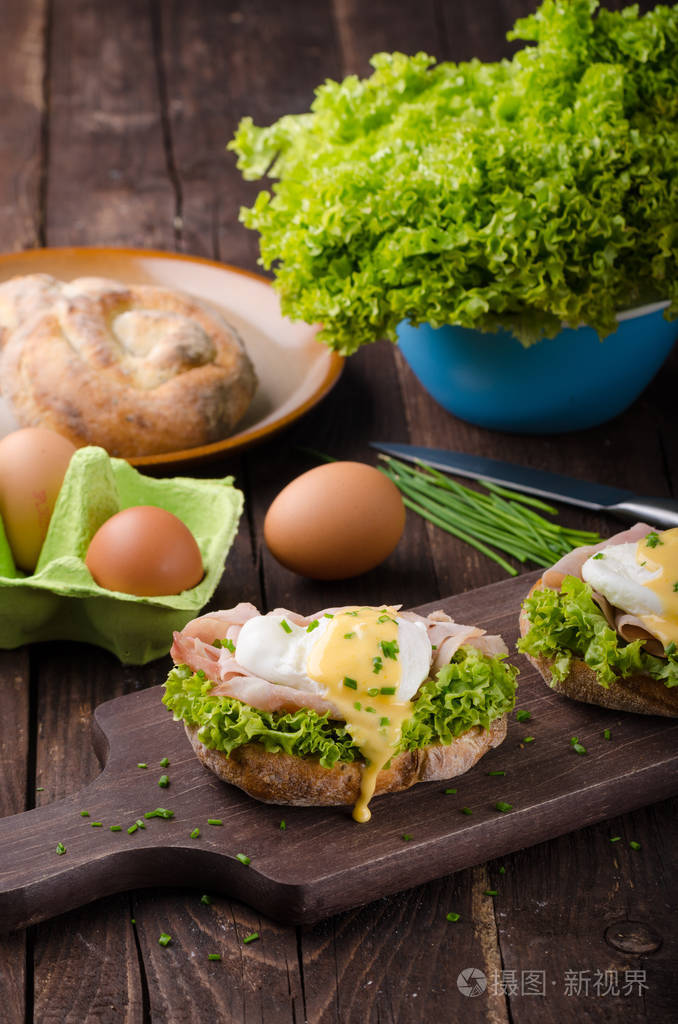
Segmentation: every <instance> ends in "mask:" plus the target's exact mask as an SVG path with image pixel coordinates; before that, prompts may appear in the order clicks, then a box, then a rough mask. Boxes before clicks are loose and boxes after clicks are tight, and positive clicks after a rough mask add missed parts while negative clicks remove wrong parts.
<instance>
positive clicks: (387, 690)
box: [379, 686, 396, 697]
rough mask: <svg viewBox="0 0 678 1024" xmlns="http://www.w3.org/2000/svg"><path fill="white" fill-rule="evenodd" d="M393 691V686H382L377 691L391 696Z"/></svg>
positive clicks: (385, 695)
mask: <svg viewBox="0 0 678 1024" xmlns="http://www.w3.org/2000/svg"><path fill="white" fill-rule="evenodd" d="M395 692H396V688H395V686H382V687H380V689H379V693H381V694H383V695H384V697H392V696H393V694H394V693H395Z"/></svg>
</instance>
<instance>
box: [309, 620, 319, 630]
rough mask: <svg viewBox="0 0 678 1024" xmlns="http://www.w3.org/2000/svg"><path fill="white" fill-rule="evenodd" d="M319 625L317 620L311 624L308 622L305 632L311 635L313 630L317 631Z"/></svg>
mask: <svg viewBox="0 0 678 1024" xmlns="http://www.w3.org/2000/svg"><path fill="white" fill-rule="evenodd" d="M319 625H320V622H319V621H318V619H313V622H309V624H308V626H307V627H306V632H307V633H312V632H313V630H314V629H317V628H318V626H319Z"/></svg>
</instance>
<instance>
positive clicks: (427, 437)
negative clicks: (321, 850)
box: [0, 0, 678, 1024]
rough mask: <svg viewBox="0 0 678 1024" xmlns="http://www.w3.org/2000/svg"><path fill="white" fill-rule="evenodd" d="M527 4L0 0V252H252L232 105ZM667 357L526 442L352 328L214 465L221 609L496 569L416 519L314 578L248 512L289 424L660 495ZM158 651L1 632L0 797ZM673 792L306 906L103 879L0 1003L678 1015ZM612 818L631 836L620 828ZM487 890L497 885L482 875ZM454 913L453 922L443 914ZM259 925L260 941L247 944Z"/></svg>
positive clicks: (398, 593)
mask: <svg viewBox="0 0 678 1024" xmlns="http://www.w3.org/2000/svg"><path fill="white" fill-rule="evenodd" d="M608 6H613V4H611V3H608ZM644 6H646V7H647V6H652V5H651V4H645V5H644ZM533 8H534V3H533V2H532V0H454V2H453V0H449V2H448V3H440V2H437V0H416V2H415V0H401V2H395V0H394V2H391V3H389V2H388V0H372V2H370V3H369V4H363V3H360V2H359V0H334V2H331V0H295V2H292V0H289V2H288V3H284V2H283V3H280V2H279V0H278V2H272V0H243V2H240V3H238V2H236V0H228V2H226V0H221V2H211V0H192V2H191V3H190V4H188V3H181V2H177V0H164V2H160V0H148V2H147V3H141V2H137V0H118V3H116V4H104V3H103V2H97V0H6V2H5V4H4V5H3V15H2V19H1V21H0V40H1V42H2V47H1V50H2V55H3V56H2V63H1V64H0V97H1V101H2V132H1V134H0V147H1V153H2V160H1V161H0V231H1V235H0V237H1V238H2V248H3V249H4V250H7V251H9V250H14V249H24V248H30V247H33V246H46V245H49V246H59V245H71V244H73V245H88V244H90V245H91V244H106V245H124V246H139V247H148V248H153V247H155V248H161V249H168V250H175V249H176V250H180V251H185V252H188V253H194V254H200V255H206V256H210V257H213V258H217V259H223V260H225V261H227V262H230V263H234V264H236V265H240V266H243V267H249V268H250V269H254V268H255V266H256V239H255V238H254V237H253V236H252V234H251V233H249V232H247V231H246V230H245V229H244V228H243V227H242V226H240V225H239V223H238V216H237V213H238V208H239V206H240V205H241V204H242V203H247V202H249V201H251V199H252V197H253V195H254V194H255V192H256V187H253V186H250V185H246V184H244V183H243V182H242V181H241V178H240V175H239V174H238V172H237V171H236V170H235V166H234V163H235V161H234V159H233V158H232V157H231V156H230V155H227V154H226V153H225V152H224V146H225V143H226V142H227V141H228V139H229V138H230V137H231V135H232V133H233V130H234V128H235V126H236V124H237V122H238V120H239V118H240V117H241V116H242V115H244V114H251V115H252V116H253V117H254V119H255V121H256V122H257V123H268V122H270V121H271V120H273V119H275V118H276V117H278V116H279V115H281V114H283V113H285V112H292V111H300V110H303V109H306V108H307V107H308V104H309V101H310V98H311V94H312V89H313V87H314V86H315V85H316V84H317V83H319V82H321V81H322V80H323V79H324V78H325V77H339V76H343V75H344V74H346V73H348V72H357V73H359V74H365V73H366V72H367V71H368V63H367V60H368V57H369V56H370V55H371V54H372V53H373V52H375V51H378V50H391V49H401V50H404V51H406V52H415V51H417V50H420V49H423V50H427V51H429V52H431V53H434V54H436V55H437V56H439V57H441V58H448V59H456V60H461V59H467V58H470V57H471V56H474V55H475V56H478V57H480V58H483V59H486V60H488V59H489V60H491V59H497V58H499V57H501V56H502V55H509V54H510V53H511V52H512V48H511V46H510V45H509V44H507V43H506V42H505V40H504V34H505V32H506V30H507V29H508V28H509V27H510V26H511V24H512V22H513V20H514V19H515V17H517V16H519V15H522V14H525V13H527V12H528V11H530V10H531V9H533ZM677 374H678V359H677V358H675V356H674V358H673V359H672V360H670V361H669V363H668V364H667V366H666V368H665V370H664V371H662V373H661V374H660V375H659V377H658V378H657V379H656V380H655V381H654V382H653V384H652V385H651V386H650V388H649V389H648V390H647V391H646V393H645V394H644V395H643V397H642V398H641V399H640V400H639V401H637V402H636V404H635V405H634V406H633V407H632V408H631V409H630V410H629V411H628V412H627V413H626V414H624V415H623V416H621V417H619V418H618V419H617V420H615V421H614V422H612V423H610V424H608V425H606V426H604V427H601V428H599V429H596V430H591V431H588V432H586V433H580V434H573V435H565V436H560V437H544V438H540V437H528V438H526V437H516V436H508V435H501V434H496V433H490V432H487V431H483V430H479V429H475V428H473V427H471V426H468V425H467V424H465V423H462V422H460V421H458V420H456V419H454V418H453V417H451V416H449V415H447V414H446V413H444V412H443V411H442V410H441V409H440V408H439V407H438V406H436V405H435V404H434V403H433V402H432V401H431V400H430V399H429V398H428V397H427V395H426V394H425V393H424V392H423V390H422V389H421V387H420V386H419V385H418V383H417V381H416V380H415V379H414V378H413V376H412V375H411V373H410V372H409V370H408V369H407V367H406V366H405V365H404V364H403V362H402V360H401V359H399V357H398V353H397V351H396V350H394V349H393V348H392V347H391V346H390V345H388V344H386V343H379V344H377V345H374V346H372V347H371V348H369V349H368V350H363V351H361V352H359V353H358V354H357V355H356V356H354V357H352V358H351V360H350V361H349V362H348V364H347V366H346V369H345V372H344V374H343V377H342V379H341V380H340V382H339V384H338V385H337V386H336V388H335V389H334V391H333V392H332V394H331V395H330V396H329V397H327V398H326V399H325V400H324V401H323V402H322V403H321V404H320V405H319V406H318V407H317V408H316V409H314V410H313V411H312V412H311V413H309V414H308V415H306V416H305V418H303V419H302V420H301V421H300V422H299V423H298V424H297V425H295V426H294V427H293V428H291V429H288V430H287V432H286V433H284V434H282V435H279V436H278V437H276V438H275V439H273V440H271V441H269V442H268V443H266V444H265V445H262V446H261V447H259V448H257V449H253V450H251V451H248V452H246V453H245V454H243V455H241V456H237V457H232V458H229V459H224V460H222V461H221V462H218V463H215V464H213V465H212V466H210V467H209V469H208V470H207V471H206V472H209V473H210V474H214V475H216V474H222V473H223V474H225V473H233V474H235V476H236V479H237V482H238V484H239V485H240V487H242V488H243V490H244V491H245V494H246V503H247V504H246V509H247V511H246V515H245V516H244V517H243V521H242V525H241V529H240V532H239V535H238V538H237V541H236V544H235V547H234V550H233V552H232V554H231V556H230V558H229V562H228V573H227V574H226V576H225V577H224V580H223V582H222V584H221V586H220V588H219V591H218V593H217V595H216V600H217V603H221V604H223V605H230V604H233V603H235V602H236V601H239V600H251V601H253V602H254V603H255V604H257V605H259V606H260V607H273V606H274V605H278V604H282V605H288V606H290V607H298V608H300V609H310V608H313V607H316V606H322V605H323V604H325V603H342V602H344V601H351V600H354V599H355V596H356V587H357V588H358V590H359V594H360V600H361V601H365V602H369V601H374V602H378V601H383V600H384V599H396V597H402V598H404V599H405V600H406V602H407V603H408V604H411V605H415V604H419V603H423V602H427V601H431V600H434V599H435V598H437V597H440V596H443V595H447V594H452V593H458V592H461V591H463V590H468V589H471V588H474V587H477V586H480V585H482V584H485V583H489V582H493V581H495V580H497V579H500V578H501V576H502V572H501V570H500V569H499V568H498V567H497V566H495V565H494V564H493V563H491V562H489V561H487V560H485V559H484V558H483V557H482V556H480V555H478V554H476V553H475V552H474V551H472V550H470V549H469V548H467V547H465V546H463V545H462V544H461V543H457V542H455V541H454V540H453V539H452V538H450V537H449V536H447V535H445V534H442V533H441V532H439V531H436V530H435V529H429V528H428V527H427V526H425V525H424V524H423V523H422V521H420V520H418V519H416V518H415V517H414V516H411V517H410V519H409V521H408V524H407V528H406V533H405V536H404V539H403V541H402V543H401V544H400V546H399V548H398V549H397V551H396V552H395V554H394V555H393V556H392V557H391V558H390V559H389V560H388V562H387V563H386V564H385V565H384V566H382V567H381V568H379V569H377V570H375V571H373V572H372V573H370V574H369V575H367V576H365V577H364V578H362V579H360V580H359V581H357V582H351V581H349V582H346V583H336V584H319V583H310V582H308V581H304V580H301V579H299V578H297V577H295V576H293V575H291V574H290V573H288V572H286V571H285V570H283V569H281V568H280V567H279V566H278V565H277V564H276V563H275V562H273V560H272V559H271V558H270V556H269V555H268V553H267V551H266V550H265V548H264V546H263V544H262V540H261V536H262V531H261V527H262V519H263V516H264V514H265V511H266V508H267V506H268V504H269V502H270V501H271V499H272V497H273V496H274V494H275V493H276V492H277V490H278V489H279V488H280V487H281V486H282V485H283V484H284V483H286V482H287V481H289V480H290V479H291V478H292V477H293V476H295V475H296V474H297V473H299V472H300V471H302V470H304V469H306V468H308V467H309V465H310V462H309V460H308V457H307V456H305V455H304V454H303V452H301V451H300V450H299V449H300V447H303V446H311V447H313V448H316V449H320V450H324V451H327V452H330V453H332V454H333V455H335V456H338V457H350V458H357V459H363V460H366V461H372V459H373V455H372V453H371V451H370V450H369V449H368V447H367V442H368V440H370V439H383V438H388V439H392V440H399V441H407V440H409V441H412V442H414V443H423V444H433V445H436V446H447V447H452V448H460V449H463V450H465V451H469V452H477V453H481V454H488V455H492V456H497V457H500V458H506V459H512V460H514V461H520V462H524V463H527V464H529V465H534V466H538V467H547V468H550V469H553V470H556V471H560V472H565V473H570V474H573V475H580V476H583V477H589V478H591V479H598V480H600V481H603V482H607V483H611V484H612V483H614V484H619V485H623V486H628V487H630V488H633V489H636V490H638V491H640V492H641V493H643V492H644V493H648V494H650V493H656V494H660V495H670V494H672V493H675V488H676V487H678V478H677V475H676V474H677V472H678V437H677V435H676V430H675V408H676V405H675V395H676V378H677ZM566 516H567V521H568V522H570V523H573V524H577V525H581V526H585V527H588V528H594V529H598V530H600V531H601V532H603V533H604V532H606V531H610V530H611V529H612V528H613V525H614V524H613V523H612V522H610V521H608V520H606V519H604V518H598V517H596V516H593V515H586V514H583V513H582V514H579V513H577V512H576V511H575V510H572V509H569V510H567V512H566ZM167 663H168V662H167V660H162V661H160V662H156V663H154V664H151V665H150V666H148V667H146V668H143V669H138V668H129V667H121V666H120V665H119V664H118V663H117V662H116V661H115V659H114V658H112V657H110V656H108V655H107V654H105V653H103V652H101V651H99V650H98V649H94V648H91V647H88V646H86V645H81V646H78V645H76V644H66V643H63V644H58V643H50V644H45V645H37V646H33V647H32V648H30V649H26V648H24V649H20V650H17V651H11V652H1V653H0V778H1V784H0V814H2V815H6V814H13V813H17V812H19V811H21V810H23V809H26V808H30V807H33V806H36V805H41V804H44V803H46V802H49V801H52V800H55V799H57V798H59V797H62V796H64V795H66V794H69V793H72V792H75V791H76V790H78V789H79V788H81V787H82V785H83V784H84V783H86V782H87V781H89V780H90V779H92V778H93V777H94V776H95V775H96V774H97V772H98V765H97V762H96V759H95V756H94V754H93V752H92V748H91V744H90V720H91V714H92V709H93V708H94V707H95V706H96V705H97V704H99V703H101V702H102V701H104V700H107V699H108V698H111V697H114V696H117V695H120V694H124V693H129V692H132V691H135V690H138V689H141V688H144V687H147V686H149V685H151V684H155V683H157V682H160V681H162V679H163V678H164V675H165V673H166V670H167ZM675 811H676V804H675V802H665V803H662V804H659V805H656V806H651V807H647V808H645V809H643V810H640V811H637V812H635V813H632V814H628V815H625V816H623V817H618V818H616V819H614V818H613V819H612V820H611V821H608V822H605V823H603V824H600V825H598V826H594V827H590V828H586V829H583V830H580V831H578V832H575V833H571V834H569V835H566V836H563V837H562V838H560V839H557V840H553V841H551V842H547V843H543V844H541V845H539V846H536V847H532V848H530V849H526V850H523V851H522V852H520V853H517V854H515V855H512V856H508V857H504V858H502V860H501V861H500V862H493V863H489V864H481V865H478V866H477V867H475V868H473V869H470V870H467V871H462V872H459V873H458V874H456V875H454V876H452V877H447V878H443V879H441V880H440V881H438V882H434V883H430V884H427V885H424V886H421V887H420V888H417V889H412V890H410V891H407V892H404V893H402V894H401V895H398V896H393V897H389V898H386V899H383V900H381V901H379V902H378V903H372V904H370V905H368V906H365V907H363V908H362V909H359V910H355V911H351V912H348V913H344V914H341V915H338V916H336V917H334V918H331V919H329V920H326V921H323V922H322V923H320V924H318V925H316V926H313V927H303V928H294V927H284V926H281V925H278V924H274V923H272V922H271V921H269V920H267V919H265V918H263V917H261V916H260V915H258V914H257V913H255V912H254V911H252V910H250V909H249V908H248V907H246V906H244V905H242V904H239V903H237V902H229V901H228V900H227V899H225V898H222V897H218V896H216V897H215V898H214V902H213V904H212V905H211V906H209V907H206V906H204V905H201V904H200V901H199V898H198V897H197V896H196V893H195V891H194V890H191V891H187V890H181V889H171V890H170V889H162V890H145V891H142V892H132V893H129V894H124V895H120V896H116V897H111V898H108V899H104V900H101V901H100V902H98V903H95V904H92V905H90V906H87V907H84V908H83V909H82V910H79V911H75V912H72V913H69V914H66V915H64V916H63V917H61V918H57V919H55V920H52V921H49V922H47V923H45V924H43V925H39V926H35V927H33V928H30V929H28V931H26V932H24V933H18V934H16V933H15V934H12V935H10V936H8V937H4V938H0V1020H2V1021H7V1022H9V1024H17V1022H23V1021H32V1020H36V1021H40V1022H42V1021H59V1022H63V1021H70V1022H78V1024H79V1022H83V1021H119V1020H125V1021H130V1022H142V1021H150V1020H152V1021H154V1022H158V1024H160V1022H163V1024H170V1022H172V1024H173V1022H179V1021H198V1020H216V1021H238V1022H240V1021H252V1020H255V1019H257V1020H262V1021H266V1022H274V1021H296V1022H302V1021H306V1020H308V1021H312V1022H319V1021H323V1022H330V1021H336V1022H342V1024H346V1022H360V1024H362V1022H366V1021H370V1022H371V1021H374V1022H376V1021H388V1022H398V1024H404V1022H415V1021H417V1022H418V1021H421V1022H428V1021H431V1020H440V1021H453V1020H457V1019H459V1018H460V1017H461V1016H462V1015H463V1016H464V1019H465V1020H468V1021H474V1020H479V1021H480V1020H487V1021H491V1022H502V1024H503V1022H509V1021H514V1022H520V1024H523V1022H531V1021H538V1022H540V1024H542V1022H545V1021H553V1022H556V1024H562V1022H564V1021H570V1020H575V1019H577V1020H587V1021H603V1020H606V1021H608V1020H609V1021H621V1020H624V1021H630V1020H633V1021H635V1020H644V1019H647V1020H650V1021H652V1022H653V1024H661V1022H668V1021H671V1020H676V1003H677V1000H678V982H677V981H676V975H675V963H676V935H677V929H676V925H675V912H676V909H677V904H676V898H675V879H674V877H673V872H674V871H675V870H676V867H678V862H677V858H676V849H677V848H678V827H677V825H676V814H675ZM611 834H614V835H619V836H621V837H622V838H623V840H624V841H623V842H620V843H618V844H616V845H610V842H609V837H610V835H611ZM630 839H635V840H639V841H641V843H642V849H641V850H639V851H635V852H634V851H633V850H632V849H630V848H629V845H628V840H630ZM1 856H2V854H1V853H0V858H1ZM500 867H503V868H505V874H500V873H499V868H500ZM494 888H497V889H499V890H500V892H499V896H498V897H496V898H495V899H494V900H492V899H490V898H488V897H486V896H484V895H483V894H484V891H485V890H486V889H494ZM450 908H454V909H455V910H457V911H458V912H459V913H460V914H461V920H460V921H459V922H458V923H457V924H450V923H448V922H447V921H446V917H445V915H446V913H447V911H448V910H449V909H450ZM253 930H256V931H258V932H259V933H260V935H261V939H260V941H258V942H255V943H252V944H250V945H245V946H244V945H243V943H242V938H243V936H244V935H245V934H246V933H248V932H250V931H253ZM162 931H165V932H169V933H170V934H171V935H172V936H173V943H172V946H171V947H169V948H162V947H161V946H159V945H158V936H159V934H160V933H161V932H162ZM205 950H210V951H213V950H218V951H220V952H221V954H222V957H223V959H222V962H221V963H211V962H208V961H207V958H206V955H203V953H204V952H205ZM468 967H476V968H478V969H481V970H482V971H483V972H484V973H485V975H486V976H487V978H488V987H487V991H486V992H485V993H484V995H483V996H482V997H480V998H465V997H464V996H463V995H462V994H461V993H460V991H459V989H458V987H457V976H458V975H459V973H460V971H461V970H462V969H464V968H468ZM531 972H533V973H531ZM614 972H616V975H615V974H614ZM615 977H616V980H617V987H616V988H615V984H614V981H615ZM542 989H543V993H544V994H541V993H542Z"/></svg>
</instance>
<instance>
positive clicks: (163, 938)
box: [158, 932, 172, 946]
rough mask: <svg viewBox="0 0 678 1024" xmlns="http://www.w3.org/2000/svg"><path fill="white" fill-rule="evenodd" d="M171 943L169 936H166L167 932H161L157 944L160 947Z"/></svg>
mask: <svg viewBox="0 0 678 1024" xmlns="http://www.w3.org/2000/svg"><path fill="white" fill-rule="evenodd" d="M171 941H172V936H171V935H168V934H167V932H161V934H160V938H159V939H158V942H159V943H160V945H161V946H169V944H170V942H171Z"/></svg>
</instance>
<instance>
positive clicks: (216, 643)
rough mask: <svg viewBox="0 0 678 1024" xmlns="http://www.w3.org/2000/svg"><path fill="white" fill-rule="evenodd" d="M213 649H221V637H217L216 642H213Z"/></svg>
mask: <svg viewBox="0 0 678 1024" xmlns="http://www.w3.org/2000/svg"><path fill="white" fill-rule="evenodd" d="M212 647H221V640H220V639H219V637H217V638H216V640H213V641H212Z"/></svg>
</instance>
